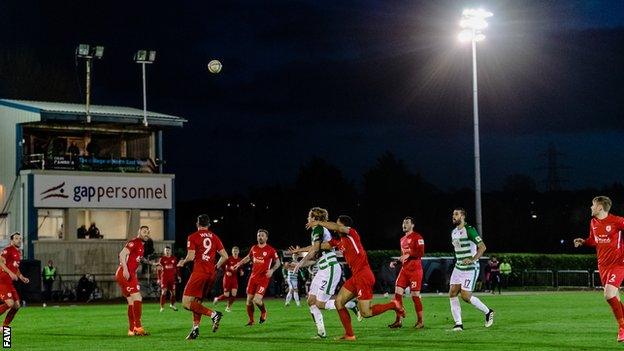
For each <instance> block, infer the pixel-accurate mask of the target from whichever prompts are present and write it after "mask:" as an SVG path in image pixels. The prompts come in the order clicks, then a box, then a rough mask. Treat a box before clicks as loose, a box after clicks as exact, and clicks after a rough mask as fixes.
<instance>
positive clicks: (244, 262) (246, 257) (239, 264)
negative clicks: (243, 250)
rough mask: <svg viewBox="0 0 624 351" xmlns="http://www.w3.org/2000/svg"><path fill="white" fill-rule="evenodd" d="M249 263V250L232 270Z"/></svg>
mask: <svg viewBox="0 0 624 351" xmlns="http://www.w3.org/2000/svg"><path fill="white" fill-rule="evenodd" d="M249 261H251V250H249V253H248V254H247V256H245V257H243V258H242V259H241V260H240V261H239V262H238V263H237V264H235V265H234V267H232V268H234V269H239V268H240V267H241V266H243V265H245V264H247V263H248V262H249Z"/></svg>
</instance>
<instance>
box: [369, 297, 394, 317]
mask: <svg viewBox="0 0 624 351" xmlns="http://www.w3.org/2000/svg"><path fill="white" fill-rule="evenodd" d="M394 309H396V305H395V304H394V302H392V301H390V302H388V303H384V304H381V303H378V304H376V305H373V307H372V308H371V311H372V312H373V316H376V315H378V314H382V313H384V312H386V311H389V310H394Z"/></svg>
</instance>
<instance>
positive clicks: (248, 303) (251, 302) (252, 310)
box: [245, 286, 254, 325]
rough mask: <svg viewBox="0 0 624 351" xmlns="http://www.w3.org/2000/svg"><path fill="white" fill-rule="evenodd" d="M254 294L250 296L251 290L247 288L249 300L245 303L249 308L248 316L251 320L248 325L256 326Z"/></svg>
mask: <svg viewBox="0 0 624 351" xmlns="http://www.w3.org/2000/svg"><path fill="white" fill-rule="evenodd" d="M253 297H254V295H253V293H251V294H250V288H249V286H247V300H246V301H245V304H246V307H247V316H248V317H249V320H248V321H247V325H253V324H254V305H253Z"/></svg>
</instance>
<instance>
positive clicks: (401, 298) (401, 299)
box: [394, 294, 403, 307]
mask: <svg viewBox="0 0 624 351" xmlns="http://www.w3.org/2000/svg"><path fill="white" fill-rule="evenodd" d="M394 299H395V300H397V302H398V303H399V305H401V307H403V294H394Z"/></svg>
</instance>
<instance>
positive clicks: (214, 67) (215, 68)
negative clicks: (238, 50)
mask: <svg viewBox="0 0 624 351" xmlns="http://www.w3.org/2000/svg"><path fill="white" fill-rule="evenodd" d="M221 67H222V65H221V62H220V61H219V60H212V61H210V62H208V70H209V71H210V73H219V72H221Z"/></svg>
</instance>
